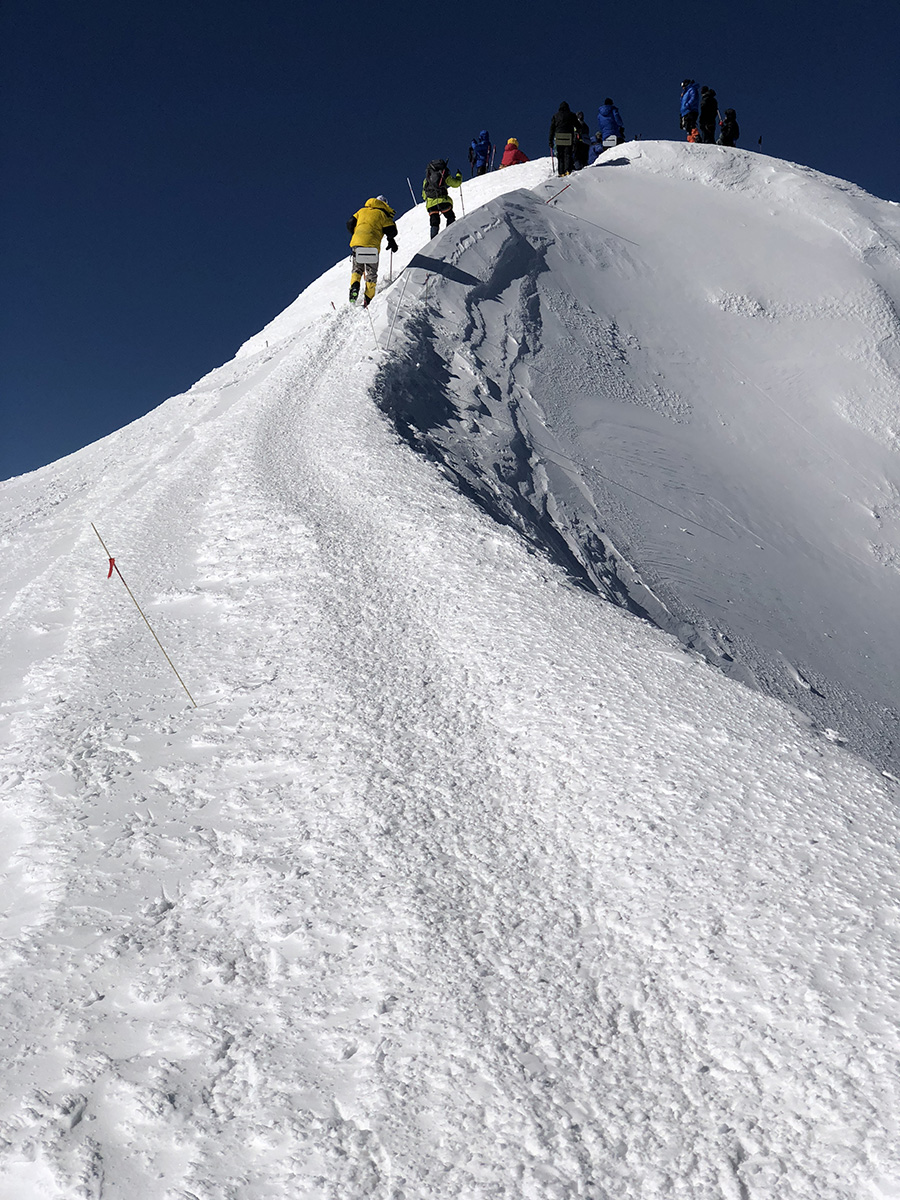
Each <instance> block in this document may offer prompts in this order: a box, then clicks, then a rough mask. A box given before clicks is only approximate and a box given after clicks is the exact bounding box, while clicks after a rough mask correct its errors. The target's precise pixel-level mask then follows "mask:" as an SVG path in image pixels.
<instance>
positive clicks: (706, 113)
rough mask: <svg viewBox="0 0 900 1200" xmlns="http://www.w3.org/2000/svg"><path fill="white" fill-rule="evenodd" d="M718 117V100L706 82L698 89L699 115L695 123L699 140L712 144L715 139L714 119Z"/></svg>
mask: <svg viewBox="0 0 900 1200" xmlns="http://www.w3.org/2000/svg"><path fill="white" fill-rule="evenodd" d="M718 117H719V101H718V100H717V99H716V93H715V92H714V91H713V89H712V88H708V87H707V86H706V84H704V85H703V87H702V88H701V89H700V115H699V117H698V118H697V125H698V127H699V129H700V141H701V142H709V143H710V144H712V143H713V142H714V141H715V140H716V121H717V120H718Z"/></svg>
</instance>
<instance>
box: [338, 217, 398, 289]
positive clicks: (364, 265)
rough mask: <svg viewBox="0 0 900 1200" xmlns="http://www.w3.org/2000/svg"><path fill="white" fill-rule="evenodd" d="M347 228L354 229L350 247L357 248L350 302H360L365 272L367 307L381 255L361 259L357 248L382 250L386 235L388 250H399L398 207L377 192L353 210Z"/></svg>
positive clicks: (376, 276) (351, 234) (354, 252)
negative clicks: (358, 298) (395, 216)
mask: <svg viewBox="0 0 900 1200" xmlns="http://www.w3.org/2000/svg"><path fill="white" fill-rule="evenodd" d="M347 229H348V230H349V232H350V249H351V251H352V252H353V273H352V275H351V276H350V303H351V304H355V303H356V299H357V297H358V296H359V284H360V280H361V279H362V277H363V273H365V276H366V294H365V298H364V299H363V308H366V307H367V306H368V304H369V301H370V300H371V299H372V297H373V296H374V295H375V284H376V283H377V282H378V257H377V255H376V256H375V261H374V262H361V261H357V257H356V251H357V249H359V248H361V247H364V246H365V247H369V248H370V249H371V248H374V249H375V250H376V251H377V250H380V249H381V239H382V238H383V237H385V236H386V237H387V248H388V250H391V251H395V250H396V249H397V240H396V239H397V225H396V222H395V219H394V210H393V209H392V208H391V206H390V205H389V204H388V202H387V200H385V198H384V196H373V197H372V198H371V199H369V200H367V201H366V202H365V204H364V205H363V207H362V208H361V209H360V210H359V212H356V213H354V214H353V216H352V217H351V218H350V220H349V221H348V222H347ZM363 257H366V256H364V255H360V258H363Z"/></svg>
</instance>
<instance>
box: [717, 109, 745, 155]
mask: <svg viewBox="0 0 900 1200" xmlns="http://www.w3.org/2000/svg"><path fill="white" fill-rule="evenodd" d="M740 136H741V130H740V126H739V125H738V123H737V117H736V116H735V113H734V109H733V108H726V109H725V116H724V117H723V118H722V120H721V121H720V122H719V145H720V146H733V145H734V143H735V142H736V141H737V140H738V138H739V137H740Z"/></svg>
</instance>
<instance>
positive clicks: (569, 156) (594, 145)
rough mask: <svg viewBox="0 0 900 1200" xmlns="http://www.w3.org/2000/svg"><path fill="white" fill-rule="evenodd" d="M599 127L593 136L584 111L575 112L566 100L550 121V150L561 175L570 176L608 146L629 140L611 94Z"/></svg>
mask: <svg viewBox="0 0 900 1200" xmlns="http://www.w3.org/2000/svg"><path fill="white" fill-rule="evenodd" d="M597 125H598V127H599V128H598V129H597V131H596V133H595V134H594V135H593V137H591V131H590V126H589V125H588V123H587V121H586V120H585V119H584V113H583V112H576V113H573V112H572V110H571V108H569V105H568V103H567V102H566V101H565V100H563V102H562V103H561V104H560V106H559V108H558V109H557V110H556V112H555V113H554V114H553V117H552V118H551V120H550V138H549V141H550V153H551V154H555V155H556V169H557V173H558V174H559V175H561V176H562V175H570V174H571V173H572V171H580V170H581V169H582V168H583V167H589V166H591V164H592V163H595V162H596V161H597V159H598V158H599V157H600V155H601V154H602V153H603V151H604V150H605V149H606V148H607V147H608V146H618V145H621V143H622V142H624V141H625V126H624V124H623V123H622V117H621V114H620V113H619V110H618V108H616V105H615V102H614V101H613V99H612V97H610V96H607V97H606V99H605V100H604V101H603V103H602V104H601V105H600V110H599V112H598V113H597Z"/></svg>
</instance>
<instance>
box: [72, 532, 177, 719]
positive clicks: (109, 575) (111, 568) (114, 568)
mask: <svg viewBox="0 0 900 1200" xmlns="http://www.w3.org/2000/svg"><path fill="white" fill-rule="evenodd" d="M91 529H93V531H94V533H96V535H97V537H98V538H99V539H100V545H101V546H102V547H103V549H104V550H105V551H106V556H107V558H108V559H109V572H108V573H107V576H106V578H107V579H111V578H112V573H113V571H115V573H116V574H117V575H118V577H119V578H120V579H121V580H122V584H123V585H124V587H125V591H126V592H127V593H128V595H129V596H130V597H131V599H132V600H133V601H134V607H135V608H136V609H137V610H138V612H139V613H140V614H141V616H142V617H143V618H144V624H145V625H146V626H147V628H148V629H149V630H150V632H151V633H152V634H153V640H154V641H155V642H156V644H157V646H159V648H160V650H162V652H163V655H164V657H165V660H166V662H167V663H168V664H169V666H170V667H171V668H172V670H173V671H174V672H175V678H176V679H177V680H178V682H179V683H180V684H181V686H182V687H183V688H184V690H185V691H186V692H187V696H188V699H189V700H190V702H191V704H193V706H194V708H197V701H196V700H195V699H194V697H193V696H192V695H191V693H190V692H189V691H188V687H187V684H186V683H185V682H184V680H183V679H182V678H181V676H180V675H179V674H178V670H177V668H176V666H175V664H174V663H173V662H172V660H171V658H169V656H168V654H166V648H165V646H164V645H163V644H162V642H161V641H160V640H159V638H158V637H157V636H156V632H155V630H154V628H153V626H152V625H151V624H150V622H149V621H148V620H147V616H146V614H145V612H144V610H143V609H142V608H141V606H140V605H139V604H138V602H137V600H135V597H134V592H133V591H132V590H131V588H130V587H129V586H128V584H127V583H126V582H125V576H124V575H123V574H122V572H121V571H120V570H119V568H118V567H117V566H116V560H115V559H114V558H113V556H112V555H111V554H110V552H109V550H108V549H107V547H106V542H104V540H103V538H102V537H100V531H99V530H98V528H97V526H96V525H95V524H94V522H93V521H91Z"/></svg>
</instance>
